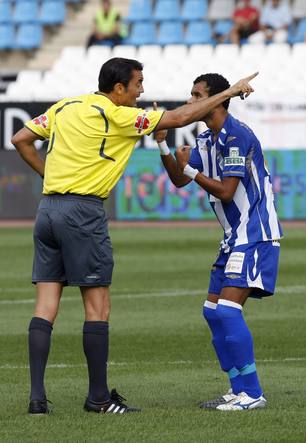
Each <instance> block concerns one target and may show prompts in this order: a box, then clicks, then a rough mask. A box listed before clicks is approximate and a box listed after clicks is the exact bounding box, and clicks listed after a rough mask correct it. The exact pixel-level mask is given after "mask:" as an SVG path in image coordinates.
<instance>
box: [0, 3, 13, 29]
mask: <svg viewBox="0 0 306 443" xmlns="http://www.w3.org/2000/svg"><path fill="white" fill-rule="evenodd" d="M11 21H12V8H11V3H10V2H0V24H1V23H11Z"/></svg>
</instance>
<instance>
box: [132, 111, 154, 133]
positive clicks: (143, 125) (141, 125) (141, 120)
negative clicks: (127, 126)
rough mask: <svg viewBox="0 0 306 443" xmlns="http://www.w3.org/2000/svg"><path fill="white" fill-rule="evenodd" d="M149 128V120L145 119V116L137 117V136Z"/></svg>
mask: <svg viewBox="0 0 306 443" xmlns="http://www.w3.org/2000/svg"><path fill="white" fill-rule="evenodd" d="M149 126H150V120H149V119H148V118H147V116H146V114H142V115H138V116H137V118H136V122H135V128H137V129H138V134H140V133H141V131H143V130H144V129H147V128H148V127H149Z"/></svg>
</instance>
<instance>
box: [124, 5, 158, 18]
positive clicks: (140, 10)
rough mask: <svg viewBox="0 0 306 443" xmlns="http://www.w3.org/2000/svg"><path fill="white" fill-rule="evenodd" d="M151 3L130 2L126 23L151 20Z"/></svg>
mask: <svg viewBox="0 0 306 443" xmlns="http://www.w3.org/2000/svg"><path fill="white" fill-rule="evenodd" d="M151 18H152V2H151V0H131V1H130V6H129V12H128V15H127V17H125V20H126V21H128V22H136V21H144V20H151Z"/></svg>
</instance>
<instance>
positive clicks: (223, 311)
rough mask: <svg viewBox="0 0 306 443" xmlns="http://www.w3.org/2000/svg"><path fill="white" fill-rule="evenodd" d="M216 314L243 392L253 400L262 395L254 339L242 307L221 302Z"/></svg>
mask: <svg viewBox="0 0 306 443" xmlns="http://www.w3.org/2000/svg"><path fill="white" fill-rule="evenodd" d="M216 314H217V316H218V318H219V319H220V320H221V322H222V326H223V330H224V333H225V342H226V347H227V349H228V351H229V353H230V355H231V356H232V358H233V366H235V368H237V369H238V370H239V372H240V376H241V379H242V383H243V391H244V392H246V393H247V394H248V395H249V396H250V397H252V398H258V397H260V396H261V395H262V389H261V387H260V384H259V380H258V376H257V372H256V365H255V361H254V352H253V339H252V335H251V333H250V331H249V328H248V327H247V324H246V323H245V320H244V318H243V315H242V306H241V305H239V304H238V303H234V302H231V301H228V300H223V299H222V300H219V302H218V306H217V309H216Z"/></svg>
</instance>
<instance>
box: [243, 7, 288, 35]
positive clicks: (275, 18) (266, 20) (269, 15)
mask: <svg viewBox="0 0 306 443" xmlns="http://www.w3.org/2000/svg"><path fill="white" fill-rule="evenodd" d="M291 21H292V16H291V11H290V7H289V5H288V4H287V3H286V2H284V1H282V0H270V1H268V2H267V3H266V4H265V6H264V7H263V10H262V14H261V17H260V31H258V32H256V33H255V34H253V35H251V36H250V38H249V42H250V43H264V42H265V43H270V42H274V43H284V42H286V41H287V38H288V27H289V25H290V24H291Z"/></svg>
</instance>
